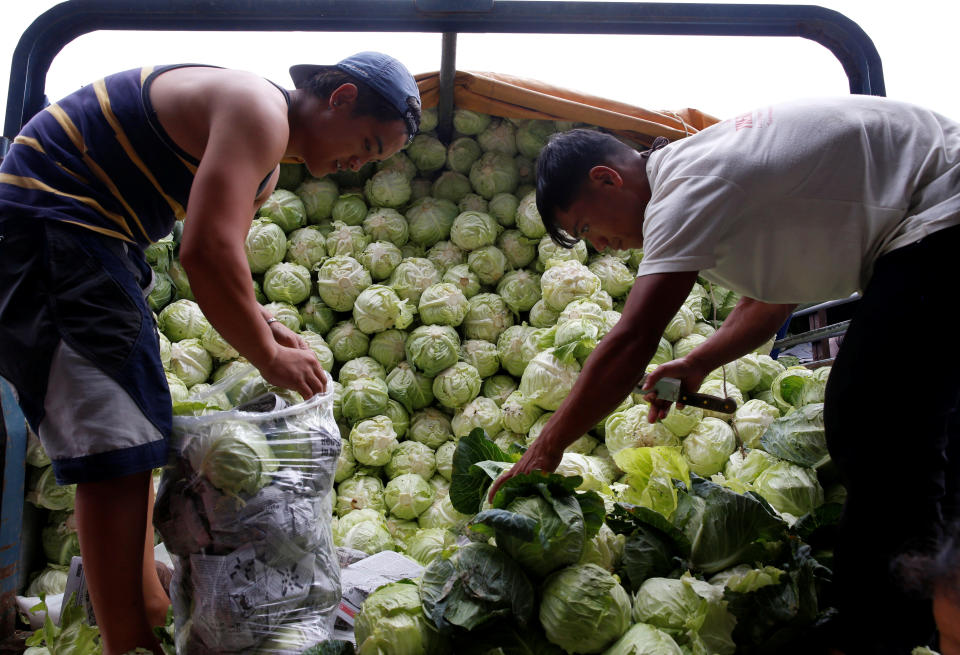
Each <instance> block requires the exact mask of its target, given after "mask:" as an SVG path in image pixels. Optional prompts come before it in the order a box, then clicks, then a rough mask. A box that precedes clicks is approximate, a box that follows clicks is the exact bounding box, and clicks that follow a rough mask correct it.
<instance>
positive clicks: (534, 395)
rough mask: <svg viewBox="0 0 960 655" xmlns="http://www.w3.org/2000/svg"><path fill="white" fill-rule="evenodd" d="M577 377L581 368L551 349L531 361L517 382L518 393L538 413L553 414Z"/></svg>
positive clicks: (575, 361)
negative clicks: (542, 410) (518, 383)
mask: <svg viewBox="0 0 960 655" xmlns="http://www.w3.org/2000/svg"><path fill="white" fill-rule="evenodd" d="M578 375H580V364H578V363H577V360H576V359H573V358H572V357H569V356H563V355H559V356H558V351H556V350H554V349H550V350H547V351H544V352H542V353H540V354H539V355H537V356H536V357H534V358H533V359H532V360H530V363H529V364H528V365H527V368H526V369H525V370H524V371H523V377H522V378H521V379H520V393H522V394H523V396H524V398H526V399H527V400H529V401H530V402H532V403H533V404H535V405H537V406H538V407H540V408H541V409H545V410H548V411H556V410H557V409H559V408H560V404H561V403H563V400H564V399H565V398H566V397H567V395H568V394H569V393H570V391H571V390H573V385H574V383H576V381H577V376H578Z"/></svg>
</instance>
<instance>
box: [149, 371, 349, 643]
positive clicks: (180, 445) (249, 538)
mask: <svg viewBox="0 0 960 655" xmlns="http://www.w3.org/2000/svg"><path fill="white" fill-rule="evenodd" d="M232 383H235V380H233V379H229V380H224V381H222V383H221V384H220V385H214V386H213V388H211V389H210V394H216V393H222V392H223V390H224V388H226V387H227V386H228V385H230V384H232ZM327 388H328V389H329V391H328V392H327V393H325V394H322V395H316V396H314V397H313V398H311V399H309V400H307V401H305V402H301V403H299V404H296V405H291V406H287V404H286V403H285V402H284V401H283V400H282V399H281V398H279V397H278V396H276V395H274V394H266V395H264V396H261V397H259V398H256V399H254V400H252V401H250V402H248V403H245V404H244V405H241V406H240V407H239V408H237V409H232V410H228V411H222V412H214V413H208V414H205V415H202V416H178V417H175V418H174V429H173V439H172V444H171V455H170V459H169V462H168V464H167V466H166V467H165V468H164V471H163V479H162V481H161V484H160V489H159V491H158V494H157V501H156V506H155V509H154V525H155V527H156V528H157V530H158V531H159V532H160V535H161V536H162V537H163V541H164V543H165V545H166V547H167V550H168V551H169V552H170V553H171V555H172V556H173V559H174V574H173V581H172V582H171V585H170V596H171V600H172V602H173V610H174V621H175V629H176V647H177V653H179V654H180V655H194V654H206V653H231V654H232V653H258V654H261V653H262V654H264V655H267V654H273V655H288V654H289V655H293V654H295V653H296V654H299V653H301V652H302V651H303V650H305V649H306V648H308V647H310V646H312V645H314V644H317V643H320V642H322V641H324V640H326V639H329V638H330V637H331V634H332V630H333V620H334V613H335V611H336V609H337V606H338V605H339V602H340V566H339V563H338V561H337V554H336V549H335V547H334V544H333V537H332V533H331V520H332V515H333V512H332V505H331V502H332V493H331V492H332V489H333V478H334V473H335V471H336V467H337V457H338V456H339V454H340V447H341V441H340V433H339V430H338V429H337V425H336V422H335V421H334V418H333V391H332V389H333V384H332V381H330V379H329V377H328V381H327Z"/></svg>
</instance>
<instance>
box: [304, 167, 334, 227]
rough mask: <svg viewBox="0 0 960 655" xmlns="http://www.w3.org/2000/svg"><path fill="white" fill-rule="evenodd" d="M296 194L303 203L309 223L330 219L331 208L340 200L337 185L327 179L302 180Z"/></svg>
mask: <svg viewBox="0 0 960 655" xmlns="http://www.w3.org/2000/svg"><path fill="white" fill-rule="evenodd" d="M296 194H297V196H298V197H299V198H300V200H302V201H303V208H304V211H305V212H306V214H307V220H308V221H310V222H311V223H319V222H320V221H324V220H327V219H328V218H330V215H331V214H332V212H333V206H334V204H335V203H336V202H337V200H338V199H339V198H340V191H339V189H338V188H337V183H336V182H334V181H333V180H332V179H330V178H328V177H323V178H319V179H318V178H310V179H308V180H304V181H303V183H301V184H300V186H298V187H297V190H296Z"/></svg>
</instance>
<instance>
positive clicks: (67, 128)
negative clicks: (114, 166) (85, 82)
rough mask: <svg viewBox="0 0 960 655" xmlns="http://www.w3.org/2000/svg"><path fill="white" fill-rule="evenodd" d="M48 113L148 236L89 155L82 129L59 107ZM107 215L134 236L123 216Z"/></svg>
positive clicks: (131, 208)
mask: <svg viewBox="0 0 960 655" xmlns="http://www.w3.org/2000/svg"><path fill="white" fill-rule="evenodd" d="M47 111H48V112H50V114H52V115H53V117H54V118H55V119H56V120H57V123H59V124H60V127H61V129H63V131H64V132H65V133H66V135H67V136H68V137H69V138H70V141H71V142H72V143H73V145H74V147H75V148H76V149H77V150H78V151H79V152H80V156H81V157H83V163H84V164H86V165H87V167H88V168H89V169H90V170H91V171H93V174H94V175H95V176H96V177H97V179H98V180H100V181H101V182H103V184H104V185H106V187H107V189H108V190H109V191H110V193H111V194H112V195H113V197H114V198H116V199H117V202H119V203H120V204H121V205H123V208H124V209H126V210H127V213H128V214H130V216H131V217H133V220H134V221H136V223H137V227H139V228H140V233H141V234H143V235H144V236H147V233H146V230H144V228H143V224H141V223H140V219H139V218H137V215H136V212H134V211H133V207H131V206H130V204H129V203H128V202H127V201H126V200H125V199H124V197H123V195H122V194H121V193H120V189H118V188H117V185H116V184H115V183H114V181H113V180H112V179H111V178H110V176H109V175H107V172H106V171H105V170H103V169H102V168H101V167H100V164H98V163H97V162H95V161H94V160H93V158H92V157H91V156H90V155H88V154H87V144H86V143H85V142H84V140H83V135H82V134H81V133H80V129H79V128H78V127H77V126H76V124H74V122H73V119H71V118H70V116H69V115H67V112H65V111H64V110H63V108H62V107H60V106H59V105H55V104H54V105H50V106H49V107H47ZM105 215H106V216H107V217H108V218H109V217H110V216H115V217H116V218H115V219H111V220H113V221H114V222H115V223H117V224H118V225H119V226H120V227H122V228H123V231H124V232H125V233H127V234H130V235H131V236H132V235H133V231H132V230H131V229H130V226H129V225H127V221H126V219H124V218H123V216H121V215H120V214H115V213H113V212H109V213H108V214H105Z"/></svg>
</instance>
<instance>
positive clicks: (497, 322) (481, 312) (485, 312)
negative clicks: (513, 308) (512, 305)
mask: <svg viewBox="0 0 960 655" xmlns="http://www.w3.org/2000/svg"><path fill="white" fill-rule="evenodd" d="M469 302H470V308H469V309H468V310H467V315H466V317H465V318H464V319H463V334H464V336H465V337H467V338H468V339H484V340H486V341H489V342H491V343H496V342H497V339H498V338H499V337H500V334H501V333H502V332H503V331H504V330H506V329H507V328H508V327H510V326H511V325H513V314H512V313H511V312H510V309H509V308H508V307H507V305H506V303H505V302H504V301H503V298H501V297H500V296H498V295H496V294H494V293H478V294H477V295H475V296H473V297H472V298H470V301H469Z"/></svg>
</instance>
